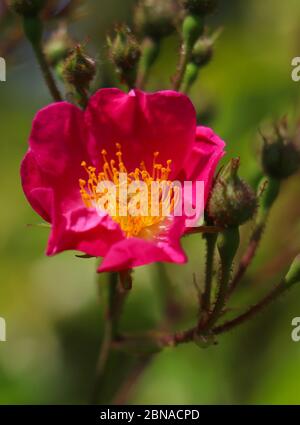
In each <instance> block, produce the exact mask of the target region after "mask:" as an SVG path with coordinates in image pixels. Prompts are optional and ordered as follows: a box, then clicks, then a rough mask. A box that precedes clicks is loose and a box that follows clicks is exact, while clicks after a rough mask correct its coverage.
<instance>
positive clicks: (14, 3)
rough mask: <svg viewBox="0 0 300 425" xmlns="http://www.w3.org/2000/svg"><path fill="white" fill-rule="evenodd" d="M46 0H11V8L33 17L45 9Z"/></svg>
mask: <svg viewBox="0 0 300 425" xmlns="http://www.w3.org/2000/svg"><path fill="white" fill-rule="evenodd" d="M45 4H46V0H9V1H8V5H9V6H10V8H11V9H12V10H13V11H15V12H16V13H18V14H19V15H21V16H25V17H33V16H36V15H38V13H39V12H40V11H41V10H42V9H43V7H44V6H45Z"/></svg>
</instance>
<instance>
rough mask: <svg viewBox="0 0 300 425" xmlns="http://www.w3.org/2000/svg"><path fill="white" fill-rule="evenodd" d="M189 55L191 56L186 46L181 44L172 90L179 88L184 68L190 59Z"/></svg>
mask: <svg viewBox="0 0 300 425" xmlns="http://www.w3.org/2000/svg"><path fill="white" fill-rule="evenodd" d="M190 56H191V52H188V51H187V49H186V47H185V46H184V45H182V46H181V50H180V58H179V64H178V68H177V73H176V75H175V77H174V82H173V90H175V91H179V90H180V87H181V84H182V80H183V77H184V74H185V70H186V67H187V65H188V63H189V60H190Z"/></svg>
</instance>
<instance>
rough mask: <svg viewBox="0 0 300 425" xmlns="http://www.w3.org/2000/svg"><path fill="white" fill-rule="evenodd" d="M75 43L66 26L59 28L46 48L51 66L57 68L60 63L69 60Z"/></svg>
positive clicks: (48, 41)
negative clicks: (68, 57)
mask: <svg viewBox="0 0 300 425" xmlns="http://www.w3.org/2000/svg"><path fill="white" fill-rule="evenodd" d="M73 46H74V43H73V40H72V39H71V37H70V36H69V34H68V32H67V28H66V26H65V25H63V26H61V27H59V28H58V30H57V31H55V32H54V33H52V35H51V36H50V38H49V39H48V40H47V42H46V43H45V46H44V51H45V54H46V56H47V60H48V62H49V64H50V65H51V66H56V65H57V64H58V63H60V62H61V61H63V60H64V59H66V58H67V56H68V54H69V53H70V51H71V49H72V48H73Z"/></svg>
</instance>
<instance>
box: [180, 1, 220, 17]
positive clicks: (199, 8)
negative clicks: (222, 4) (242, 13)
mask: <svg viewBox="0 0 300 425" xmlns="http://www.w3.org/2000/svg"><path fill="white" fill-rule="evenodd" d="M181 2H182V4H183V7H184V8H185V9H186V10H187V11H188V12H189V13H192V14H197V15H208V14H210V13H212V12H214V11H215V9H216V6H217V3H218V1H217V0H181Z"/></svg>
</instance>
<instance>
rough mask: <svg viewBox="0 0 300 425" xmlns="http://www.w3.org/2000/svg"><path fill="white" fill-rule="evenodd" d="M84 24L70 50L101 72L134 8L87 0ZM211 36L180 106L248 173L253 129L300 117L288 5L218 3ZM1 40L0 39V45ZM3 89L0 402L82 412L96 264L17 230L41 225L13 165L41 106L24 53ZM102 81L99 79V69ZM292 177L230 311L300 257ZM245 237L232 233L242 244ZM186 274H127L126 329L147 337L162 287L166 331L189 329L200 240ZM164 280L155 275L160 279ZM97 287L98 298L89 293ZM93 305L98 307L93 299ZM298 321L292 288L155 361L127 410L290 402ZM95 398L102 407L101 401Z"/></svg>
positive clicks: (294, 7)
mask: <svg viewBox="0 0 300 425" xmlns="http://www.w3.org/2000/svg"><path fill="white" fill-rule="evenodd" d="M84 3H86V8H85V10H86V12H87V13H86V14H84V15H83V17H82V19H81V20H80V21H78V22H75V23H73V24H72V25H71V32H72V33H73V34H74V35H75V36H76V37H77V39H86V38H87V37H89V39H90V42H89V44H88V49H90V51H91V52H92V53H94V54H96V55H97V58H98V60H99V63H100V65H102V71H100V74H101V72H103V73H105V72H106V73H108V76H109V77H111V76H110V75H109V73H110V72H111V68H110V67H109V65H108V64H107V62H108V59H107V57H106V54H105V53H106V51H105V46H104V40H105V35H106V33H107V32H108V31H109V29H110V28H111V26H112V24H113V23H114V22H115V21H117V22H121V21H123V20H127V22H129V23H130V19H131V16H132V13H131V5H132V4H133V1H124V0H101V1H97V2H95V1H86V2H84ZM210 23H211V26H212V27H213V28H214V27H217V26H223V27H224V31H223V34H222V36H221V37H220V39H219V40H218V42H217V47H216V52H215V57H214V60H213V62H212V63H211V64H210V65H209V66H208V67H207V68H205V69H203V71H201V75H200V79H199V83H197V85H196V86H195V87H194V89H193V91H192V93H191V97H192V99H193V101H194V103H195V105H196V106H197V107H198V108H199V109H200V110H201V108H202V107H203V105H212V106H213V109H214V111H215V115H214V118H213V119H212V120H211V121H210V122H209V124H210V125H211V126H212V127H213V128H214V130H215V131H216V132H217V133H218V134H220V136H221V137H222V138H223V139H224V140H225V141H226V142H227V152H228V155H227V158H230V157H231V156H241V160H242V174H243V176H244V177H246V178H248V179H250V180H251V179H253V178H254V177H255V176H256V174H257V172H258V171H259V154H258V147H259V143H258V137H257V130H258V128H259V127H260V125H261V123H263V122H265V121H266V120H268V119H272V118H278V117H280V116H281V115H282V114H286V113H287V114H288V115H289V116H290V117H291V119H292V120H295V119H298V117H300V102H299V99H300V83H298V84H297V83H295V82H293V81H292V80H291V70H292V68H291V60H292V58H293V57H294V56H300V42H299V40H300V38H299V35H300V7H299V1H298V0H289V1H287V2H282V1H281V0H265V1H261V0H249V1H247V2H246V1H244V0H232V1H230V2H229V1H225V0H220V6H219V9H218V13H217V14H216V15H215V16H214V17H212V18H211V19H210ZM1 38H2V35H1ZM178 44H179V41H178V38H177V37H176V36H172V37H170V38H168V39H166V40H165V42H164V46H163V50H162V54H161V56H160V59H159V61H158V62H157V65H156V66H155V69H154V72H153V75H152V77H151V80H150V83H149V90H156V89H163V88H169V86H170V76H171V75H172V74H173V73H174V70H175V66H176V56H175V54H174V52H175V49H176V47H177V46H178ZM7 63H8V68H7V82H6V83H0V122H1V127H0V128H1V135H0V161H1V167H0V185H1V190H0V193H1V201H0V202H1V209H0V316H2V317H4V318H5V319H6V322H7V342H5V343H3V342H2V343H1V342H0V403H45V404H49V403H87V402H88V401H89V397H90V393H91V390H92V385H93V376H94V371H95V364H96V359H97V354H98V351H99V346H100V343H101V339H102V330H103V322H102V315H103V302H102V300H101V299H100V300H99V297H98V293H99V291H98V288H97V285H99V286H100V287H104V286H105V282H106V279H107V276H105V275H103V276H101V277H100V281H97V277H96V274H95V269H96V263H95V261H94V260H93V259H92V260H82V259H78V258H76V257H75V254H74V253H73V252H69V253H64V254H61V255H59V256H57V257H54V258H47V257H46V256H45V255H44V251H45V245H46V241H47V236H48V230H47V229H43V228H40V227H28V226H27V224H30V223H39V222H40V218H39V217H38V216H37V215H36V214H35V213H34V212H33V211H32V210H31V208H30V206H29V205H28V203H27V202H26V200H25V198H24V195H23V193H22V189H21V186H20V177H19V166H20V162H21V160H22V157H23V155H24V153H25V151H26V149H27V140H28V134H29V131H30V127H31V121H32V118H33V117H34V114H35V113H36V111H37V110H38V109H39V108H41V107H42V106H44V105H46V104H47V103H49V102H50V98H49V96H48V93H47V90H46V89H45V87H44V85H43V81H42V79H41V76H40V73H39V70H38V69H37V66H36V64H35V62H34V58H33V56H32V53H31V50H30V48H29V46H28V45H27V43H26V42H25V41H24V42H21V43H20V44H19V46H18V48H17V49H16V50H15V51H14V52H13V54H12V55H10V56H9V57H8V58H7ZM105 70H106V71H105ZM299 185H300V177H299V175H298V176H296V177H293V178H291V179H289V180H288V181H286V182H285V183H284V185H283V190H282V193H281V196H280V200H279V201H278V202H277V204H276V206H275V208H274V210H273V211H272V215H271V218H270V222H269V227H268V230H267V232H266V234H265V238H264V241H263V243H262V245H261V248H260V251H259V256H258V258H257V259H256V261H255V263H254V264H253V266H252V267H251V269H250V271H249V274H248V276H247V278H246V279H244V282H243V285H242V289H241V291H240V292H239V294H238V295H237V296H235V298H234V299H233V301H232V308H233V309H234V312H238V311H240V310H242V309H243V307H244V306H246V305H248V304H249V303H251V302H253V300H254V299H257V298H259V296H260V294H261V293H263V292H264V291H266V290H267V289H268V287H270V286H271V285H273V284H275V283H277V282H278V281H279V279H280V277H281V276H282V274H283V273H284V272H285V270H286V267H287V264H288V262H289V261H290V259H291V258H293V256H294V254H295V253H296V252H297V251H298V250H299V248H300V219H299V213H300V203H299V196H300V190H299V187H300V186H299ZM250 228H251V225H250V226H246V228H245V229H244V236H245V240H247V235H248V233H249V229H250ZM184 246H185V247H186V250H187V253H188V255H189V263H188V264H187V265H185V266H175V265H167V266H164V269H163V273H162V270H161V268H159V266H157V265H152V266H147V267H142V268H139V269H137V270H136V272H135V279H134V288H133V291H132V293H131V295H130V297H129V299H128V303H127V304H126V308H125V311H124V320H123V322H122V327H123V328H124V329H125V330H126V331H134V330H144V329H152V328H153V327H155V326H156V325H157V324H158V323H159V321H160V320H161V318H162V315H163V313H164V302H162V301H161V293H162V292H163V291H162V289H163V288H164V285H166V284H168V283H167V281H168V280H170V282H171V283H170V282H169V285H171V286H172V294H173V296H174V300H175V303H177V302H179V304H180V305H182V306H183V311H182V321H181V323H180V324H179V327H181V326H184V325H188V324H191V323H193V322H194V321H195V314H196V294H195V290H194V287H193V284H192V273H193V272H195V273H196V275H197V276H198V277H199V278H201V277H202V276H203V263H204V250H203V248H204V246H203V242H202V240H201V238H200V237H199V236H193V237H191V238H190V239H189V240H185V241H184ZM167 277H168V278H167ZM102 292H103V291H102V289H101V288H100V294H101V293H102ZM100 298H101V297H100ZM295 316H300V289H299V288H295V289H293V292H291V293H290V294H288V295H287V296H286V297H285V298H284V299H282V300H280V301H279V302H277V303H275V304H273V305H272V306H271V307H269V309H268V311H266V312H265V313H263V314H261V315H260V316H259V317H257V318H256V319H255V320H253V321H252V322H251V323H249V324H247V325H244V326H242V327H240V328H238V329H236V330H235V331H234V332H232V333H230V334H228V335H227V334H226V335H224V336H222V337H220V338H219V344H218V345H217V346H215V347H211V348H208V349H206V350H203V349H200V348H198V347H197V346H195V345H192V344H189V345H184V346H180V347H178V348H176V349H166V350H165V351H164V352H162V353H160V354H158V355H157V356H155V357H154V359H153V360H152V362H151V363H150V364H149V366H148V368H147V369H146V371H145V373H144V374H143V375H142V376H141V377H140V379H139V381H138V383H137V386H136V388H135V389H134V390H133V391H131V392H130V394H129V400H128V402H130V403H145V404H151V403H157V404H165V403H171V404H172V403H183V404H185V403H187V404H188V403H196V404H205V403H209V404H215V403H221V404H227V403H234V404H237V403H247V404H248V403H250V404H252V403H255V404H256V403H257V404H261V403H297V404H298V403H300V343H298V344H297V343H295V342H292V340H291V336H290V334H291V330H292V326H291V321H292V318H294V317H295ZM127 365H128V358H127V356H126V355H120V354H118V355H116V356H115V358H114V359H112V362H111V364H110V370H109V371H108V372H109V373H108V375H107V383H108V384H109V385H110V389H111V391H115V390H116V389H117V388H118V387H119V386H120V383H121V381H122V377H123V376H124V374H125V372H126V367H127ZM107 397H108V396H107V395H106V394H103V395H102V399H103V401H105V400H106V401H107Z"/></svg>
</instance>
